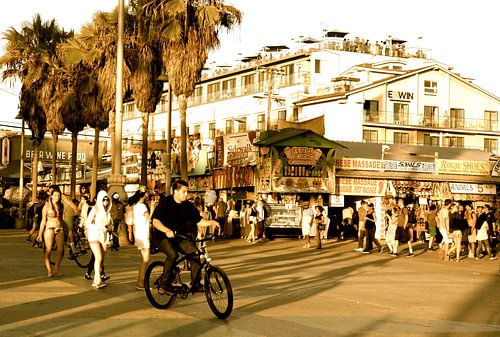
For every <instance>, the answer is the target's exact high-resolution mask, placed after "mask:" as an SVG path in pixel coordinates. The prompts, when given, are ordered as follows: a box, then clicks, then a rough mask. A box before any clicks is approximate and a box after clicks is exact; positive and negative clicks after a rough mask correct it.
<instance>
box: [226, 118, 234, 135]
mask: <svg viewBox="0 0 500 337" xmlns="http://www.w3.org/2000/svg"><path fill="white" fill-rule="evenodd" d="M230 133H233V120H232V119H226V135H228V134H230Z"/></svg>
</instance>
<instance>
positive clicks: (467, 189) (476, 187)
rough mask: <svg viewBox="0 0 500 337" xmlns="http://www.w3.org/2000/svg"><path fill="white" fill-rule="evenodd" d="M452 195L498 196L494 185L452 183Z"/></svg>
mask: <svg viewBox="0 0 500 337" xmlns="http://www.w3.org/2000/svg"><path fill="white" fill-rule="evenodd" d="M450 190H451V193H461V194H497V188H496V186H495V185H493V184H463V183H450Z"/></svg>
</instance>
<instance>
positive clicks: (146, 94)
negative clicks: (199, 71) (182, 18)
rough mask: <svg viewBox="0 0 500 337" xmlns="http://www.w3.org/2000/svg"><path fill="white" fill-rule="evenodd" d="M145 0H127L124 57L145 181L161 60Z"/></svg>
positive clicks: (155, 33) (145, 179)
mask: <svg viewBox="0 0 500 337" xmlns="http://www.w3.org/2000/svg"><path fill="white" fill-rule="evenodd" d="M146 2H147V0H136V1H131V2H130V7H131V8H132V9H133V13H134V14H135V15H134V31H133V33H132V36H131V40H132V41H131V46H130V48H129V50H128V55H127V59H128V60H129V63H130V66H131V72H132V74H131V78H130V87H131V89H132V95H133V96H134V101H135V104H136V105H137V109H138V110H139V111H141V112H142V147H141V150H142V151H141V158H142V160H141V180H140V184H141V185H142V186H146V185H147V174H148V172H147V158H148V124H149V114H150V113H154V111H155V109H156V105H157V104H158V102H159V101H160V98H161V92H162V88H163V84H162V83H161V82H159V81H158V80H157V79H158V77H159V76H160V75H161V74H162V68H163V62H162V58H161V54H160V49H159V43H158V41H159V36H158V33H157V30H156V29H149V28H150V27H151V26H152V22H151V19H152V11H153V10H152V8H151V7H148V6H144V4H145V3H146Z"/></svg>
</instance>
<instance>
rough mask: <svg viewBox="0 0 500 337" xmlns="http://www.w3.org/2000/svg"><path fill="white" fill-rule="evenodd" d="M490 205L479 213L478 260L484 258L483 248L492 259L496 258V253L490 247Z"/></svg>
mask: <svg viewBox="0 0 500 337" xmlns="http://www.w3.org/2000/svg"><path fill="white" fill-rule="evenodd" d="M488 214H489V205H484V206H483V208H482V212H481V214H479V216H478V218H477V224H478V225H477V226H478V231H477V236H476V240H477V251H476V260H479V259H480V258H482V257H483V256H484V255H483V248H484V250H486V252H487V253H488V255H489V256H490V260H496V258H497V257H496V256H495V254H494V253H493V252H492V250H491V247H490V242H489V240H490V235H489V231H490V223H489V221H488V220H489V217H488Z"/></svg>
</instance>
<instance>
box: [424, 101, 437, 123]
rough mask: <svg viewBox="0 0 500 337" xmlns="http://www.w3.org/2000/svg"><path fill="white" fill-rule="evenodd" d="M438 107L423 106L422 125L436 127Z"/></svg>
mask: <svg viewBox="0 0 500 337" xmlns="http://www.w3.org/2000/svg"><path fill="white" fill-rule="evenodd" d="M438 116H439V108H438V107H437V106H428V105H426V106H424V119H423V121H422V125H423V126H430V127H433V128H435V127H438V123H439V119H438Z"/></svg>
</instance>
